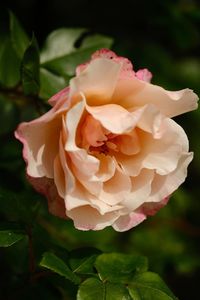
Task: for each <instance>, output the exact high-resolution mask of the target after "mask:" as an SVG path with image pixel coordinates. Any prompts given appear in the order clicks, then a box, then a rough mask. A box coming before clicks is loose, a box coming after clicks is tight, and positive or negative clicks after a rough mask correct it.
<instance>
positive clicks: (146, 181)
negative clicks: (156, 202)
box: [121, 169, 154, 212]
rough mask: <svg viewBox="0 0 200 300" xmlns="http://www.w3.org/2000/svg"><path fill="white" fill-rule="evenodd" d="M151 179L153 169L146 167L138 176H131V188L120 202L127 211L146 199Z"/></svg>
mask: <svg viewBox="0 0 200 300" xmlns="http://www.w3.org/2000/svg"><path fill="white" fill-rule="evenodd" d="M153 179H154V171H152V170H148V169H143V170H142V171H141V172H140V174H139V175H138V176H136V177H131V182H132V190H131V192H130V193H129V194H128V196H127V197H126V198H125V200H123V201H122V203H121V204H122V205H123V207H125V208H126V209H127V211H129V212H131V211H133V210H135V209H137V208H138V207H140V206H141V205H142V204H143V203H144V202H145V201H146V199H148V197H149V195H150V194H151V184H152V181H153Z"/></svg>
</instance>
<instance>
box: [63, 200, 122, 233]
mask: <svg viewBox="0 0 200 300" xmlns="http://www.w3.org/2000/svg"><path fill="white" fill-rule="evenodd" d="M67 215H68V216H69V217H70V218H71V219H73V221H74V226H75V227H76V228H77V229H80V230H101V229H104V228H105V227H107V226H110V225H112V224H113V222H114V221H115V220H116V219H117V218H118V217H119V213H118V212H108V213H106V214H104V215H101V214H100V213H99V212H98V211H97V210H96V209H95V208H92V207H91V206H83V207H79V208H76V209H73V210H70V211H68V212H67Z"/></svg>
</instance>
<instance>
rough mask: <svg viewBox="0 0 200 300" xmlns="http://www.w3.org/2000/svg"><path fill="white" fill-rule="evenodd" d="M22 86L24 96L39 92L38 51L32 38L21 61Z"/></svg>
mask: <svg viewBox="0 0 200 300" xmlns="http://www.w3.org/2000/svg"><path fill="white" fill-rule="evenodd" d="M21 73H22V85H23V90H24V93H25V95H37V94H38V92H39V88H40V84H39V49H38V44H37V41H36V39H35V37H34V36H33V38H32V40H31V42H30V44H29V46H28V48H27V49H26V51H25V53H24V56H23V60H22V72H21Z"/></svg>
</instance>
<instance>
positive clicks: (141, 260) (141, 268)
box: [95, 253, 148, 283]
mask: <svg viewBox="0 0 200 300" xmlns="http://www.w3.org/2000/svg"><path fill="white" fill-rule="evenodd" d="M95 267H96V269H97V271H98V273H99V274H100V277H101V279H102V280H109V281H110V282H114V283H115V282H123V283H128V282H130V281H131V280H132V279H133V276H134V275H135V274H137V273H140V272H145V271H146V270H147V267H148V265H147V259H146V257H143V256H136V255H129V254H127V255H126V254H119V253H109V254H102V255H100V256H98V257H97V260H96V262H95Z"/></svg>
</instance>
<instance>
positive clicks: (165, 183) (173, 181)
mask: <svg viewBox="0 0 200 300" xmlns="http://www.w3.org/2000/svg"><path fill="white" fill-rule="evenodd" d="M192 159H193V153H192V152H189V153H183V154H182V156H181V158H180V159H179V161H178V165H177V168H176V169H175V170H174V171H173V172H172V173H170V174H169V175H167V176H159V175H157V176H155V178H154V181H153V183H152V192H151V195H150V197H149V198H148V199H147V201H148V202H159V201H162V199H164V198H166V197H168V196H169V195H171V194H172V193H173V192H174V191H175V190H176V189H177V188H178V187H179V186H180V185H181V184H182V183H183V182H184V181H185V178H186V176H187V167H188V165H189V163H190V162H191V161H192Z"/></svg>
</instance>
